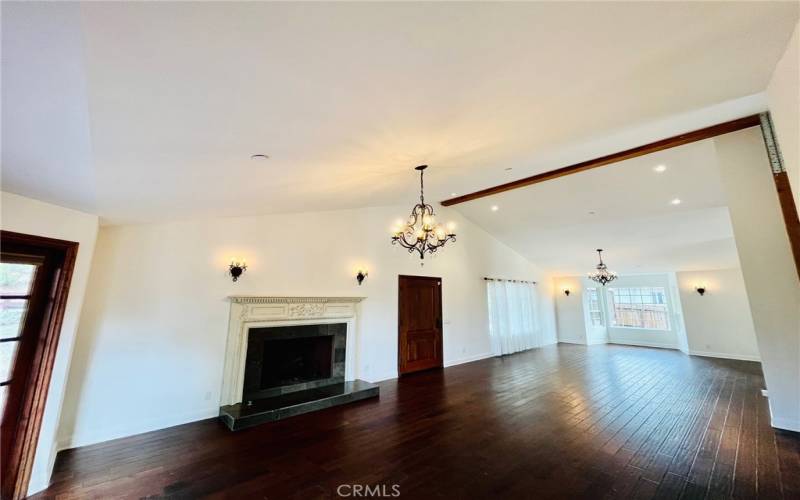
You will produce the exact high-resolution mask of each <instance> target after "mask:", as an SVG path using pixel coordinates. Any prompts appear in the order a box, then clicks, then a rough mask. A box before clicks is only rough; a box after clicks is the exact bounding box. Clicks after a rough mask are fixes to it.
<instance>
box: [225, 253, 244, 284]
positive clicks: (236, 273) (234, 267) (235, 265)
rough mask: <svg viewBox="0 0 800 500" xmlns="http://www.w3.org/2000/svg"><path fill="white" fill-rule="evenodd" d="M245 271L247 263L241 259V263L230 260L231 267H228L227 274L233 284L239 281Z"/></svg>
mask: <svg viewBox="0 0 800 500" xmlns="http://www.w3.org/2000/svg"><path fill="white" fill-rule="evenodd" d="M245 271H247V262H245V261H244V259H242V260H241V261H238V260H236V259H232V260H231V265H230V266H229V267H228V272H229V273H230V275H231V278H232V279H233V281H234V283H235V282H237V281H239V277H240V276H241V275H242V274H243V273H244V272H245Z"/></svg>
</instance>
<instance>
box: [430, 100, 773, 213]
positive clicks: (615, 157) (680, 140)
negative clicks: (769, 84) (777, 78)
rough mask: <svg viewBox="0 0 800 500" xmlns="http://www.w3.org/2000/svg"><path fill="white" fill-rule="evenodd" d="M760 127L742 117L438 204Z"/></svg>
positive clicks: (755, 117) (756, 118)
mask: <svg viewBox="0 0 800 500" xmlns="http://www.w3.org/2000/svg"><path fill="white" fill-rule="evenodd" d="M760 124H761V122H760V120H759V116H758V115H751V116H745V117H744V118H737V119H736V120H731V121H728V122H724V123H718V124H716V125H711V126H710V127H705V128H701V129H699V130H694V131H692V132H686V133H685V134H680V135H676V136H674V137H668V138H666V139H661V140H659V141H655V142H651V143H649V144H645V145H643V146H638V147H635V148H631V149H626V150H625V151H620V152H618V153H612V154H610V155H606V156H601V157H599V158H594V159H592V160H587V161H582V162H580V163H575V164H574V165H568V166H566V167H561V168H557V169H555V170H550V171H547V172H542V173H541V174H536V175H532V176H530V177H525V178H523V179H518V180H516V181H511V182H507V183H505V184H500V185H498V186H493V187H490V188H486V189H481V190H480V191H475V192H474V193H468V194H465V195H461V196H456V197H455V198H450V199H448V200H444V201H442V202H441V203H442V205H444V206H446V207H449V206H451V205H457V204H459V203H465V202H467V201H472V200H477V199H479V198H484V197H486V196H491V195H493V194H498V193H504V192H506V191H511V190H512V189H519V188H522V187H526V186H532V185H533V184H538V183H540V182H544V181H549V180H552V179H557V178H559V177H564V176H565V175H572V174H577V173H578V172H584V171H586V170H591V169H593V168H598V167H602V166H605V165H610V164H612V163H617V162H620V161H623V160H629V159H631V158H636V157H638V156H644V155H646V154H650V153H655V152H656V151H662V150H664V149H669V148H674V147H676V146H682V145H684V144H689V143H692V142H697V141H702V140H704V139H709V138H711V137H716V136H718V135H723V134H728V133H730V132H736V131H737V130H742V129H746V128H750V127H756V126H758V125H760Z"/></svg>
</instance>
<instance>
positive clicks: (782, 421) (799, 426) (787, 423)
mask: <svg viewBox="0 0 800 500" xmlns="http://www.w3.org/2000/svg"><path fill="white" fill-rule="evenodd" d="M770 420H772V427H774V428H776V429H783V430H785V431H794V432H800V422H799V421H797V420H796V419H793V418H781V417H772V418H771V419H770Z"/></svg>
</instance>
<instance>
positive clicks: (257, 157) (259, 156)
mask: <svg viewBox="0 0 800 500" xmlns="http://www.w3.org/2000/svg"><path fill="white" fill-rule="evenodd" d="M250 159H251V160H255V161H264V160H269V156H267V155H262V154H254V155H250Z"/></svg>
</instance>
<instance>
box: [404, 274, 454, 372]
mask: <svg viewBox="0 0 800 500" xmlns="http://www.w3.org/2000/svg"><path fill="white" fill-rule="evenodd" d="M404 278H405V279H415V280H429V281H438V282H439V314H440V315H441V314H442V300H443V299H442V285H441V283H442V278H438V277H436V276H415V275H413V274H398V275H397V375H398V376H399V377H402V376H403V375H410V374H412V373H415V372H403V371H402V370H401V367H402V352H403V338H402V331H401V328H400V319H401V315H402V307H401V305H402V304H401V300H402V295H400V282H401V281H402V280H403V279H404ZM443 327H444V324H442V327H441V328H440V329H441V331H442V339H441V342H439V366H436V367H433V368H444V328H443Z"/></svg>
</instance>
